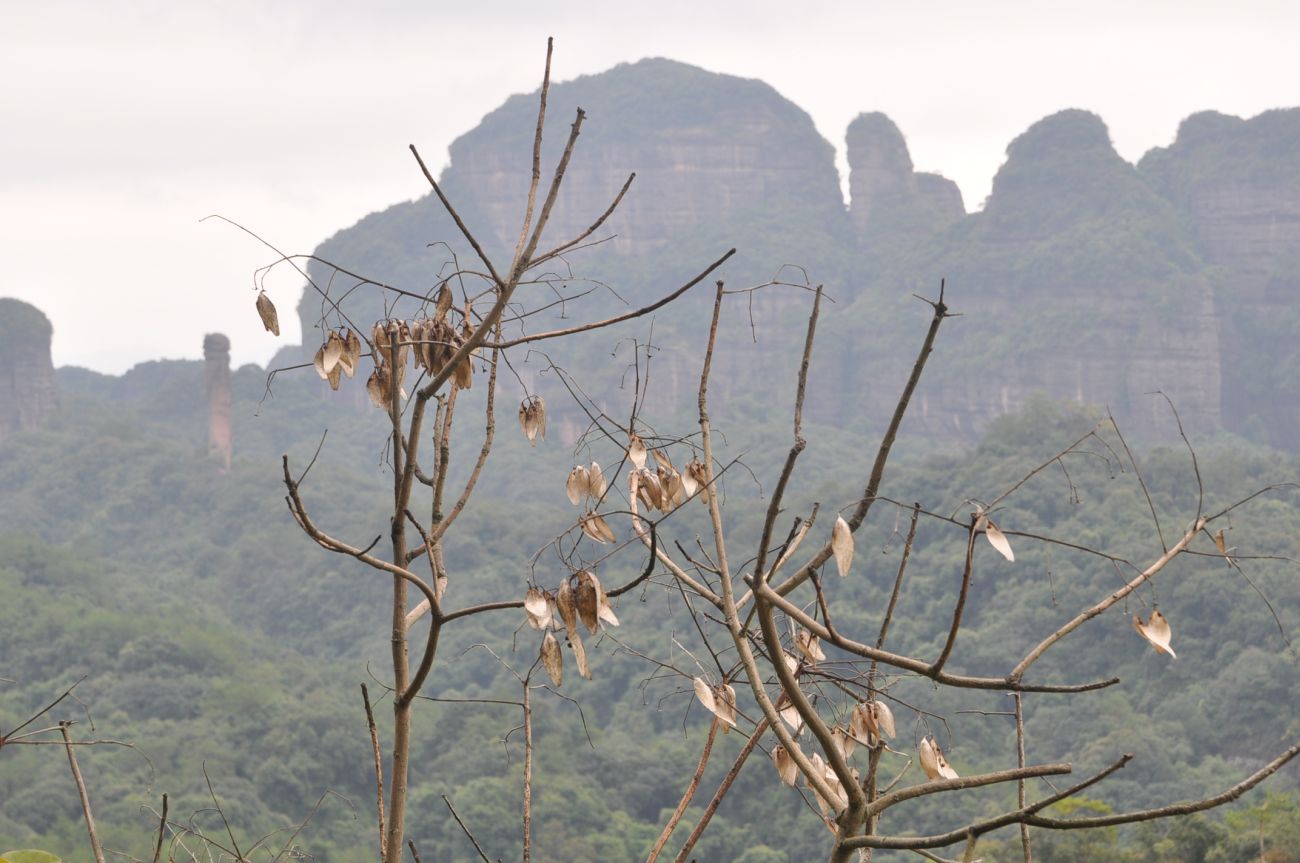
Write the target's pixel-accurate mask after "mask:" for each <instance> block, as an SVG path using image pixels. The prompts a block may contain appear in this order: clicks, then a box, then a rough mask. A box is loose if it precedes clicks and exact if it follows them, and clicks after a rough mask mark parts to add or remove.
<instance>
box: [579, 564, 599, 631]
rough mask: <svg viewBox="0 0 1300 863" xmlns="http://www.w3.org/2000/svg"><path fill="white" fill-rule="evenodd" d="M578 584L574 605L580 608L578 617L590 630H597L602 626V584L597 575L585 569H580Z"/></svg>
mask: <svg viewBox="0 0 1300 863" xmlns="http://www.w3.org/2000/svg"><path fill="white" fill-rule="evenodd" d="M576 580H577V584H576V585H575V586H574V590H573V599H574V607H575V608H577V609H578V619H579V620H581V621H582V625H583V626H585V627H587V631H588V632H593V633H594V632H595V631H596V630H597V629H598V628H599V627H600V586H599V582H597V581H596V577H595V576H594V575H592V574H591V573H590V572H588V571H587V570H585V569H580V570H578V573H577V578H576Z"/></svg>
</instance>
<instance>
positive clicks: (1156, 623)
mask: <svg viewBox="0 0 1300 863" xmlns="http://www.w3.org/2000/svg"><path fill="white" fill-rule="evenodd" d="M1133 628H1134V629H1136V630H1137V631H1138V634H1139V635H1141V636H1142V637H1143V638H1145V639H1146V640H1147V641H1149V642H1151V646H1152V647H1154V648H1155V649H1156V653H1168V654H1169V656H1170V657H1171V658H1172V659H1177V658H1178V654H1176V653H1174V649H1173V648H1172V647H1170V646H1169V640H1170V639H1171V638H1172V637H1173V630H1172V629H1170V628H1169V621H1168V620H1167V619H1166V618H1165V616H1164V615H1163V614H1161V613H1160V609H1158V608H1157V609H1152V611H1151V619H1150V620H1149V621H1147V622H1146V623H1143V622H1142V617H1141V616H1140V615H1136V614H1135V615H1133Z"/></svg>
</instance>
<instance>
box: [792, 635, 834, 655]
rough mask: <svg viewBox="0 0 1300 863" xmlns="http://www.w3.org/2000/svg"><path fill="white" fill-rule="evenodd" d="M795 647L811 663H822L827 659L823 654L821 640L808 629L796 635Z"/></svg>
mask: <svg viewBox="0 0 1300 863" xmlns="http://www.w3.org/2000/svg"><path fill="white" fill-rule="evenodd" d="M794 646H795V647H796V648H798V649H799V652H800V653H802V654H803V656H804V659H807V660H808V661H809V662H821V661H822V660H823V659H825V658H826V654H825V653H823V652H822V646H821V644H820V639H819V638H817V636H815V635H813V634H812V633H811V632H809V631H808V630H806V629H800V630H799V631H798V632H796V633H795V637H794Z"/></svg>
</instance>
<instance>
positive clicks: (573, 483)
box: [564, 465, 591, 506]
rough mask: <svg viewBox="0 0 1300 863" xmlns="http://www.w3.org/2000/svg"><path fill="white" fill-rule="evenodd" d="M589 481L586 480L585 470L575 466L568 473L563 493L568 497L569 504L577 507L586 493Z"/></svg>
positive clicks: (580, 466)
mask: <svg viewBox="0 0 1300 863" xmlns="http://www.w3.org/2000/svg"><path fill="white" fill-rule="evenodd" d="M590 484H591V481H590V480H589V479H588V478H587V469H586V468H585V467H583V466H582V465H577V466H575V467H574V468H573V470H571V471H569V478H568V479H567V480H565V482H564V493H565V494H567V495H568V496H569V503H571V504H573V505H574V506H577V505H578V504H579V503H581V502H582V496H583V495H584V494H586V493H587V489H588V488H589V487H590Z"/></svg>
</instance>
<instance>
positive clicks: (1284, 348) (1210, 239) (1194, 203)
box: [1139, 109, 1300, 449]
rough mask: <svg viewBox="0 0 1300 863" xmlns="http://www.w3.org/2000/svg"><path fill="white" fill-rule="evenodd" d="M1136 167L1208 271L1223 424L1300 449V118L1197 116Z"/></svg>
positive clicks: (1292, 113)
mask: <svg viewBox="0 0 1300 863" xmlns="http://www.w3.org/2000/svg"><path fill="white" fill-rule="evenodd" d="M1139 169H1140V170H1141V172H1142V174H1143V176H1145V177H1146V178H1147V179H1148V181H1149V182H1150V183H1151V185H1152V186H1153V187H1154V188H1156V189H1158V190H1159V191H1160V192H1161V193H1162V194H1164V195H1165V196H1166V197H1168V198H1169V199H1170V200H1171V201H1173V202H1174V203H1175V205H1176V206H1178V207H1179V209H1180V210H1181V211H1182V212H1183V213H1184V215H1185V217H1186V219H1187V221H1188V223H1189V224H1190V226H1191V230H1192V233H1193V235H1194V237H1195V242H1196V247H1197V250H1198V252H1199V253H1200V254H1201V256H1202V257H1203V258H1204V259H1205V262H1206V263H1207V264H1208V265H1209V267H1210V269H1209V270H1208V272H1209V273H1210V274H1211V278H1212V280H1213V282H1214V285H1215V289H1216V294H1217V298H1218V312H1219V320H1220V326H1221V329H1222V334H1223V340H1224V344H1225V350H1224V356H1223V375H1222V380H1223V394H1222V401H1223V406H1224V422H1225V425H1226V426H1227V427H1228V428H1230V429H1232V430H1234V431H1239V432H1243V433H1245V434H1247V435H1249V436H1250V437H1253V438H1257V439H1259V440H1261V441H1265V442H1268V443H1272V444H1274V445H1277V446H1283V447H1286V448H1289V449H1298V448H1300V345H1297V341H1296V337H1297V334H1298V333H1300V110H1296V109H1292V110H1288V111H1269V112H1267V113H1264V114H1260V115H1259V116H1258V117H1255V118H1253V119H1251V120H1241V119H1238V118H1236V117H1228V116H1225V115H1223V114H1217V113H1213V112H1205V113H1201V114H1194V115H1192V116H1191V117H1188V118H1187V119H1186V120H1185V121H1184V122H1183V123H1182V125H1181V126H1180V127H1179V130H1178V137H1177V139H1176V140H1175V141H1174V143H1173V145H1172V146H1170V147H1167V148H1163V149H1156V150H1152V151H1151V152H1150V153H1148V154H1147V155H1146V156H1144V157H1143V159H1142V161H1141V162H1140V163H1139Z"/></svg>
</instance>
